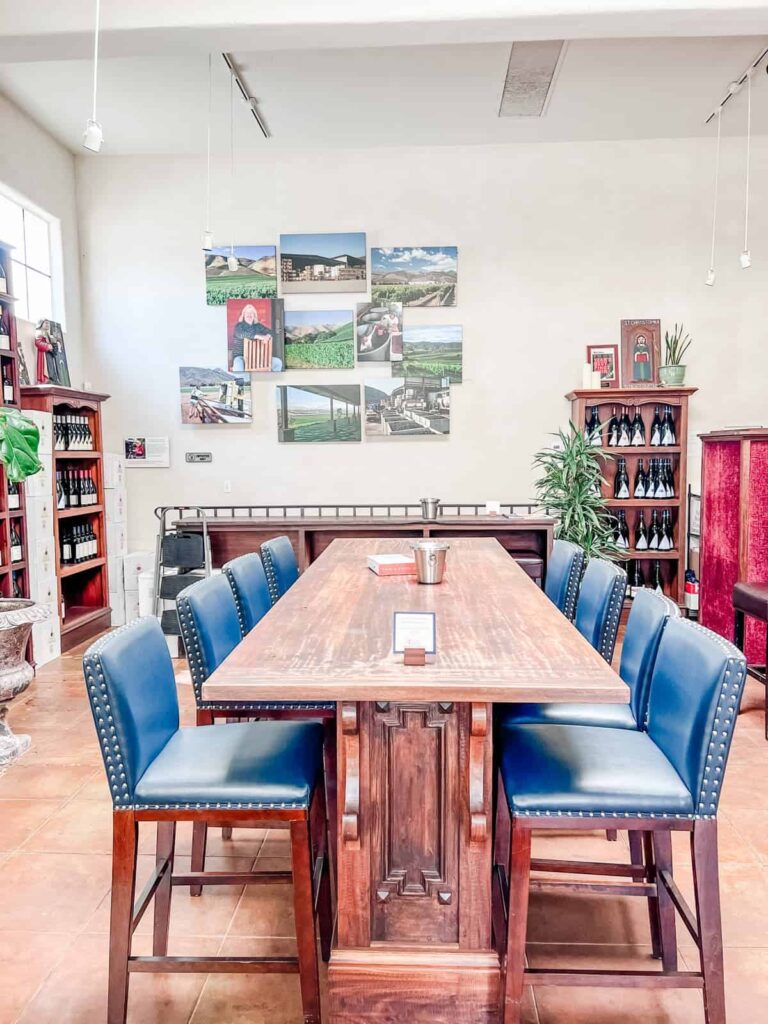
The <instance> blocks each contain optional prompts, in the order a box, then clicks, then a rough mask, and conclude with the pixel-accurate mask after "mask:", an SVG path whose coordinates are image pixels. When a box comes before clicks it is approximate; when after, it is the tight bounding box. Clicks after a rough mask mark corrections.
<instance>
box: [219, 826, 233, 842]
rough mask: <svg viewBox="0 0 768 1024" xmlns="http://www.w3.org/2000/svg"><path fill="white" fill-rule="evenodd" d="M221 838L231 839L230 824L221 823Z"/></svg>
mask: <svg viewBox="0 0 768 1024" xmlns="http://www.w3.org/2000/svg"><path fill="white" fill-rule="evenodd" d="M221 838H222V839H231V838H232V826H231V825H222V826H221Z"/></svg>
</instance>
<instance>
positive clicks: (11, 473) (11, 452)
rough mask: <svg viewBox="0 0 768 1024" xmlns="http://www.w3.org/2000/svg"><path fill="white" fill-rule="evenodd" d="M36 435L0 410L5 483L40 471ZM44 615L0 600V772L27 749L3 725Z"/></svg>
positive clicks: (26, 676) (25, 679) (26, 675)
mask: <svg viewBox="0 0 768 1024" xmlns="http://www.w3.org/2000/svg"><path fill="white" fill-rule="evenodd" d="M39 445H40V433H39V431H38V429H37V427H36V426H35V424H34V423H33V422H32V420H31V419H29V418H28V417H27V416H24V414H23V413H21V412H20V411H19V410H18V409H8V408H5V409H0V462H2V464H3V466H4V468H5V475H6V477H7V479H8V481H9V482H11V483H15V484H20V483H23V481H24V480H26V479H27V478H28V477H30V476H34V475H35V473H39V472H40V470H41V469H42V468H43V467H42V463H41V462H40V459H39V458H38V454H37V452H38V448H39ZM47 616H48V612H47V610H46V609H45V607H43V606H42V605H38V604H35V602H34V601H29V600H25V599H23V598H15V597H10V598H0V772H2V771H3V770H4V769H5V768H7V767H8V765H9V764H10V763H11V761H15V760H16V758H17V757H19V756H20V755H21V754H23V753H24V751H25V750H26V749H27V748H28V747H29V744H30V738H29V736H14V734H13V733H12V732H11V729H10V726H9V725H8V723H7V722H6V716H7V714H8V708H9V706H10V703H11V701H12V700H13V698H14V697H18V695H19V694H20V693H23V692H24V690H26V689H27V687H28V686H29V684H30V681H31V679H32V676H33V674H34V673H33V671H32V666H31V665H29V664H28V663H27V661H26V660H25V658H24V654H25V651H26V648H27V641H28V640H29V634H30V632H31V631H32V626H33V625H34V623H35V622H42V621H43V619H45V618H47Z"/></svg>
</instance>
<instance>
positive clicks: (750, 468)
mask: <svg viewBox="0 0 768 1024" xmlns="http://www.w3.org/2000/svg"><path fill="white" fill-rule="evenodd" d="M700 437H701V446H702V449H701V450H702V472H701V593H700V596H699V617H700V620H701V623H702V625H704V626H707V627H709V629H713V630H714V631H715V632H716V633H719V634H720V635H721V636H724V637H727V638H728V639H729V640H732V639H733V605H732V603H731V596H732V592H733V585H734V583H736V581H737V580H743V581H745V582H747V583H758V582H760V583H764V582H765V581H766V580H768V429H766V428H755V429H752V430H720V431H712V432H710V433H707V434H701V435H700ZM765 630H766V626H765V623H764V622H758V621H757V619H753V618H749V617H748V618H747V619H746V632H745V647H744V650H745V652H746V655H747V660H748V661H749V662H751V663H753V664H762V663H763V661H764V660H765Z"/></svg>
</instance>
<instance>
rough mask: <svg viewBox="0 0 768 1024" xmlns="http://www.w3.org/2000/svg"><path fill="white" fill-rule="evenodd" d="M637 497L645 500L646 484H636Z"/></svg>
mask: <svg viewBox="0 0 768 1024" xmlns="http://www.w3.org/2000/svg"><path fill="white" fill-rule="evenodd" d="M635 497H636V498H644V497H645V484H644V483H642V481H641V482H640V483H638V484H636V486H635Z"/></svg>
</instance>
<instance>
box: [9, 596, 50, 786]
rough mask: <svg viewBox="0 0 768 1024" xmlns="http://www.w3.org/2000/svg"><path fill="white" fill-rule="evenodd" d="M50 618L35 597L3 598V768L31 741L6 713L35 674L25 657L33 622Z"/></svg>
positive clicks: (26, 748)
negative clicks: (12, 726) (20, 733)
mask: <svg viewBox="0 0 768 1024" xmlns="http://www.w3.org/2000/svg"><path fill="white" fill-rule="evenodd" d="M47 618H48V610H47V608H45V607H43V606H42V605H39V604H35V602H34V601H25V600H21V599H16V598H9V599H0V772H3V771H4V770H5V769H6V768H7V767H8V765H9V764H11V762H12V761H15V760H16V758H17V757H20V756H21V755H22V754H23V753H24V752H25V751H26V750H28V749H29V745H30V743H31V742H32V741H31V738H30V737H29V736H14V734H13V733H12V732H11V729H10V727H9V725H8V723H7V722H6V715H7V714H8V708H9V707H10V704H11V701H12V700H13V699H14V697H18V695H19V694H20V693H23V692H24V691H25V690H26V688H27V687H28V686H29V684H30V681H31V679H32V676H33V675H34V670H33V669H32V666H31V665H30V664H29V663H28V662H27V661H26V660H25V658H24V653H25V651H26V647H27V641H28V640H29V634H30V633H31V631H32V626H33V625H34V624H35V623H36V622H43V621H44V620H45V619H47Z"/></svg>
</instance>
